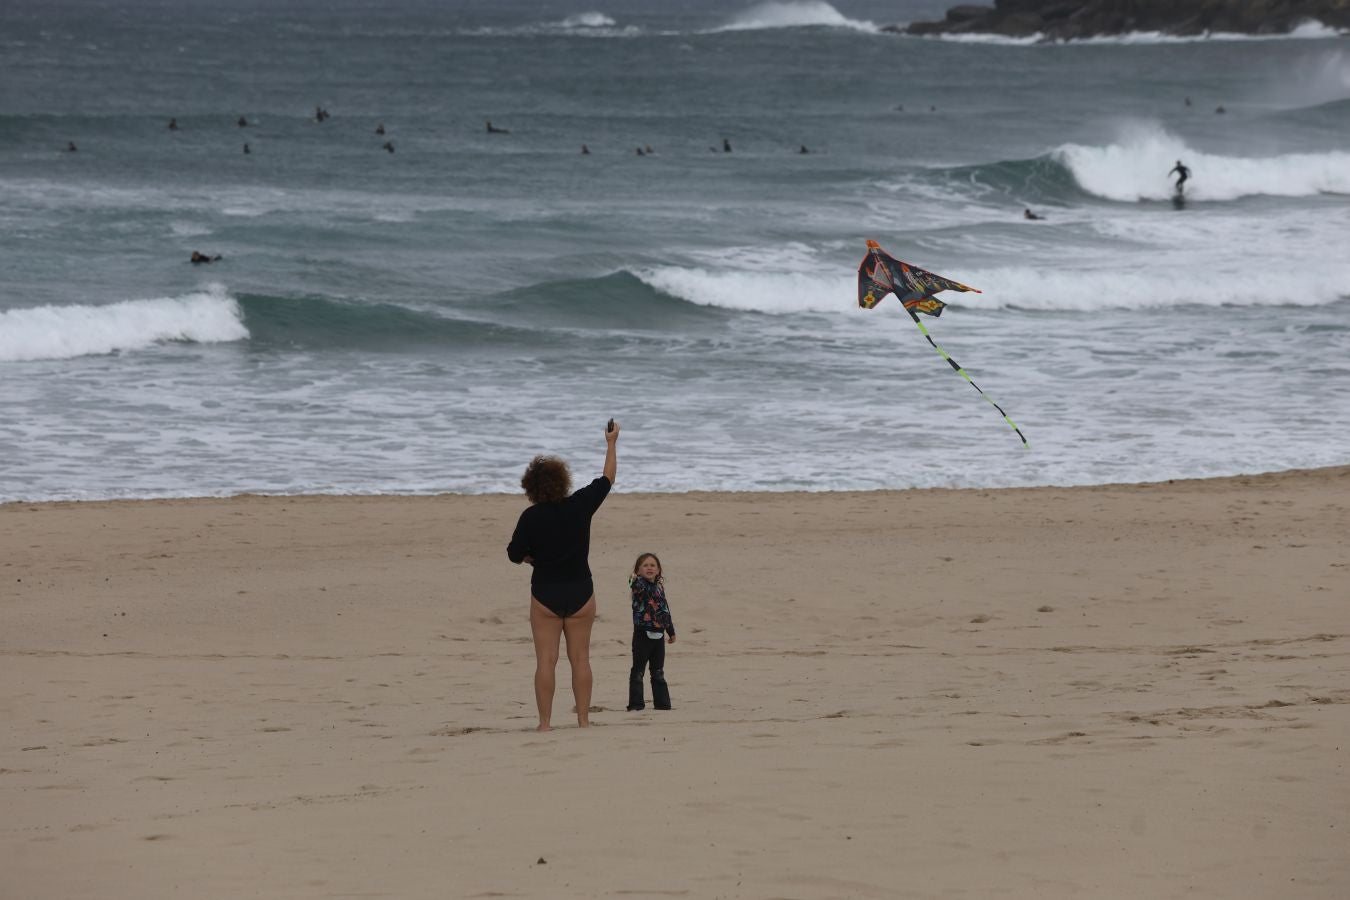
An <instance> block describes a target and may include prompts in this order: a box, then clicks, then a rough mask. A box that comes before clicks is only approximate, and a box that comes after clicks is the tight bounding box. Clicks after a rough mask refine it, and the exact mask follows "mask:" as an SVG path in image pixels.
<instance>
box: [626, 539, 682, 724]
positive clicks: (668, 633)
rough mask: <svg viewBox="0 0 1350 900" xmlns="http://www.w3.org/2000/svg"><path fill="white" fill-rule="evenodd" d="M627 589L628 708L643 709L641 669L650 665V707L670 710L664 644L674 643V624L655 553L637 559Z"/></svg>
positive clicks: (659, 562) (659, 564) (659, 561)
mask: <svg viewBox="0 0 1350 900" xmlns="http://www.w3.org/2000/svg"><path fill="white" fill-rule="evenodd" d="M628 587H629V588H630V589H631V590H632V592H633V668H632V669H631V670H630V671H629V673H628V708H629V709H630V710H639V709H642V708H643V702H642V670H643V669H645V668H646V667H647V665H648V664H650V665H651V668H652V706H655V707H656V708H657V709H670V688H669V687H667V686H666V641H669V642H670V643H672V644H673V643H675V623H674V622H672V621H671V620H670V606H668V605H667V604H666V587H665V581H664V579H662V577H661V560H659V559H657V558H656V554H655V553H644V554H642V555H641V556H639V557H638V558H637V562H635V563H634V564H633V574H632V576H630V577H629V579H628Z"/></svg>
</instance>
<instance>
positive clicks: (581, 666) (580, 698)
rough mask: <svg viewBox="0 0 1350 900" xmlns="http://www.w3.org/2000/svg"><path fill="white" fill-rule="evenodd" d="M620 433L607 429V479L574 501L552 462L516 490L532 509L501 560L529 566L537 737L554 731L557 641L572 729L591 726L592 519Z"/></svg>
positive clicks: (535, 466) (539, 464) (563, 472)
mask: <svg viewBox="0 0 1350 900" xmlns="http://www.w3.org/2000/svg"><path fill="white" fill-rule="evenodd" d="M618 440H619V426H618V423H616V422H615V421H614V420H613V419H610V421H609V425H608V426H607V428H606V429H605V442H606V448H605V467H604V474H602V475H601V476H600V477H599V478H597V479H595V480H594V481H592V482H591V483H590V484H588V485H586V486H585V487H584V488H581V489H580V490H578V491H576V492H575V493H573V491H572V473H571V470H570V469H568V467H567V463H565V462H563V461H562V460H561V459H559V458H558V457H556V456H536V457H535V458H534V459H533V460H532V461H531V462H530V464H529V466H528V467H526V469H525V475H524V476H523V477H522V478H521V479H520V486H521V487H522V488H524V489H525V496H526V497H528V498H529V500H530V506H529V507H528V508H527V509H526V510H525V511H524V512H522V513H521V514H520V520H519V521H518V522H517V523H516V530H515V532H514V533H513V534H512V535H511V542H510V543H509V544H508V545H507V547H506V556H507V558H508V559H510V560H511V562H513V563H517V564H519V563H523V562H524V563H529V564H530V565H531V566H532V567H533V568H534V573H533V574H532V575H531V576H530V632H531V634H533V636H534V658H535V668H534V699H535V702H536V703H537V704H538V706H539V728H538V730H539V731H552V730H553V726H552V720H553V691H554V687H555V678H554V670H555V669H556V668H557V666H558V640H559V638H561V637H563V636H566V638H567V661H568V662H569V663H571V665H572V694H573V696H574V697H575V698H576V702H577V725H578V726H579V727H581V728H585V727H587V726H589V725H590V724H591V717H590V711H591V681H592V676H591V626H592V625H594V624H595V585H594V583H593V582H592V581H591V567H590V562H589V556H590V550H591V518H592V517H593V516H594V515H595V514H596V512H597V511H598V510H599V509H600V504H601V503H604V502H605V497H607V496H609V490H610V488H611V487H613V486H614V473H615V469H616V468H617V462H616V456H615V452H616V444H617V442H618Z"/></svg>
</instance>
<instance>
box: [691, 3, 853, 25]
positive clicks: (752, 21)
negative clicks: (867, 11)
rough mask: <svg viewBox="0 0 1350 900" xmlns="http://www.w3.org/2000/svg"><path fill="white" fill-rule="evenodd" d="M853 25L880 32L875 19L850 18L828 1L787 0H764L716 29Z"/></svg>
mask: <svg viewBox="0 0 1350 900" xmlns="http://www.w3.org/2000/svg"><path fill="white" fill-rule="evenodd" d="M821 26H824V27H829V28H852V29H854V30H857V31H876V30H877V26H876V25H874V24H873V23H871V22H865V21H861V20H859V19H850V18H848V17H847V16H845V15H844V14H843V13H841V12H839V10H837V9H835V8H834V7H833V6H831V5H830V4H828V3H826V2H824V0H787V2H770V3H761V4H759V5H758V6H753V7H751V8H750V9H748V10H746V11H745V12H743V13H740V14H738V15H737V16H736V17H735V18H733V19H732V20H731V21H730V22H728V23H727V24H726V25H723V26H722V27H720V28H716V29H713V30H714V31H760V30H764V29H770V28H810V27H821Z"/></svg>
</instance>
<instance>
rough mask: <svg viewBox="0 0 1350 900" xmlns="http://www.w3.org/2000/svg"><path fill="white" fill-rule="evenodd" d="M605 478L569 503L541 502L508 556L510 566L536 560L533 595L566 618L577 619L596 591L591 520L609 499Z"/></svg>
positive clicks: (525, 516) (523, 520)
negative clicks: (578, 613) (593, 580)
mask: <svg viewBox="0 0 1350 900" xmlns="http://www.w3.org/2000/svg"><path fill="white" fill-rule="evenodd" d="M609 488H610V484H609V479H608V478H606V477H605V476H603V475H601V476H600V477H599V478H597V479H595V480H594V481H592V482H591V483H590V484H588V485H586V486H585V487H584V488H582V489H581V490H579V491H576V492H575V493H573V494H572V496H570V497H568V498H567V499H566V500H562V501H560V502H558V503H536V504H535V505H534V506H531V507H530V508H529V509H527V510H525V511H524V512H523V513H521V514H520V521H518V522H517V523H516V530H515V533H514V534H512V535H511V543H510V544H508V545H507V547H506V555H507V557H509V558H510V560H511V562H514V563H518V562H522V561H524V559H525V557H527V556H528V557H531V558H532V559H533V560H534V574H533V575H532V576H531V577H530V593H531V594H532V595H533V596H534V599H536V600H538V601H539V602H540V603H542V604H543V605H544V606H545V607H547V609H548V610H549V612H551V613H553V614H554V615H555V616H559V617H561V618H564V619H565V618H567V617H568V616H571V615H575V614H576V613H577V611H578V610H580V609H581V608H582V607H583V606H585V605H586V601H587V600H590V599H591V595H592V594H594V593H595V585H594V584H593V583H592V582H591V567H590V563H589V559H588V557H589V556H590V552H591V517H592V516H594V515H595V511H596V510H598V509H599V508H600V504H601V503H604V502H605V497H606V496H608V495H609Z"/></svg>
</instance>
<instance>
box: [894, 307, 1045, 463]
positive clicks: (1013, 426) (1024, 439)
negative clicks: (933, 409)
mask: <svg viewBox="0 0 1350 900" xmlns="http://www.w3.org/2000/svg"><path fill="white" fill-rule="evenodd" d="M909 317H910V318H911V319H913V320H914V324H915V326H917V327H918V329H919V333H920V334H922V335H923V336H924V337H925V338H927V339H928V343H930V344H932V345H933V349H934V350H936V351H937V352H938V355H939V356H941V357H942V358H943V359H945V360H946V361H947V365H949V366H951V367H952V368H953V369H955V370H956V374H957V375H960V376H961V377H962V378H964V379H965V380H966V381H969V382H970V386H971V387H973V388H974V389H975V390H977V391H980V396H981V397H983V398H984V399H985V400H988V401H989V405H990V406H992V407H993V408H994V409H996V410H998V412H999V415H1001V416H1003V421H1005V422H1007V423H1008V427H1010V428H1011V429H1012V430H1013V431H1015V432H1017V436H1018V437H1019V438H1021V439H1022V447H1023V449H1027V450H1029V449H1031V444H1029V443H1027V437H1026V435H1024V434H1023V433H1022V429H1020V428H1018V427H1017V425H1016V423H1014V422H1013V420H1012V419H1010V418H1008V414H1007V413H1006V412H1004V411H1003V407H1001V406H999V405H998V404H997V403H995V402H994V398H993V397H990V396H989V395H988V394H986V393H985V392H984V391H982V390H980V386H979V385H978V384H976V383H975V382H974V381H973V380H971V377H970V376H969V375H967V374H966V370H965V369H963V368H961V364H960V363H958V362H957V361H956V360H954V359H952V356H951V354H950V353H948V352H947V351H946V350H943V349H942V347H941V346H939V345H938V342H937V341H935V340H933V336H932V335H931V334H929V333H928V329H927V328H924V327H923V323H922V322H920V321H919V317H918V316H916V315H915V314H914V313H913V312H910V313H909Z"/></svg>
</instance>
